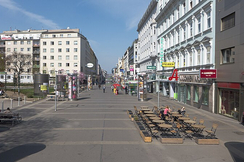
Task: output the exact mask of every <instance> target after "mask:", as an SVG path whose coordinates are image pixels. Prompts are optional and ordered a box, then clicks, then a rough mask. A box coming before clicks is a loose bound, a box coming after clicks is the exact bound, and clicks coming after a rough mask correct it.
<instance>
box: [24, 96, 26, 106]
mask: <svg viewBox="0 0 244 162" xmlns="http://www.w3.org/2000/svg"><path fill="white" fill-rule="evenodd" d="M25 102H26V101H25V96H24V104H25Z"/></svg>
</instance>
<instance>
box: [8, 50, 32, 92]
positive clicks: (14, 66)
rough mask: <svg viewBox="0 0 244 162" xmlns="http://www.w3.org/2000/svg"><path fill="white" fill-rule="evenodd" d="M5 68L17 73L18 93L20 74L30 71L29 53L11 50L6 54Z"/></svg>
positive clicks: (30, 59)
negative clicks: (11, 51)
mask: <svg viewBox="0 0 244 162" xmlns="http://www.w3.org/2000/svg"><path fill="white" fill-rule="evenodd" d="M5 59H6V69H7V71H8V72H11V73H17V76H18V93H20V74H22V73H24V72H25V73H31V67H32V58H31V55H30V54H22V53H20V52H13V53H12V54H8V55H6V58H5Z"/></svg>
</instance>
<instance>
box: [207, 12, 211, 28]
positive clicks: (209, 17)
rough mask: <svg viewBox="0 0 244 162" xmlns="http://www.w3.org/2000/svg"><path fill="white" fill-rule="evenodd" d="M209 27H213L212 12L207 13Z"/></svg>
mask: <svg viewBox="0 0 244 162" xmlns="http://www.w3.org/2000/svg"><path fill="white" fill-rule="evenodd" d="M207 28H208V29H209V28H211V12H210V11H209V12H208V13H207Z"/></svg>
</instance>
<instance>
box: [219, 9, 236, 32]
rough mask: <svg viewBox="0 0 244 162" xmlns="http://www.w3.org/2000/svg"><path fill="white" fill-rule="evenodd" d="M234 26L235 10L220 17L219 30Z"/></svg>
mask: <svg viewBox="0 0 244 162" xmlns="http://www.w3.org/2000/svg"><path fill="white" fill-rule="evenodd" d="M234 26H235V12H234V13H232V14H230V15H228V16H226V17H224V18H222V19H221V31H224V30H227V29H230V28H232V27H234Z"/></svg>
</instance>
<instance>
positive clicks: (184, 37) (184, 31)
mask: <svg viewBox="0 0 244 162" xmlns="http://www.w3.org/2000/svg"><path fill="white" fill-rule="evenodd" d="M183 40H186V26H184V27H183Z"/></svg>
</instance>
